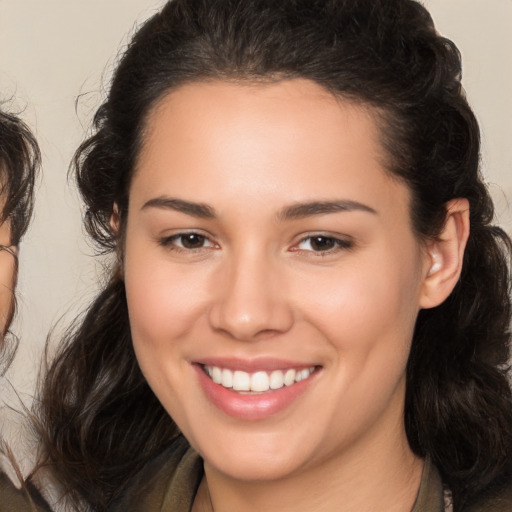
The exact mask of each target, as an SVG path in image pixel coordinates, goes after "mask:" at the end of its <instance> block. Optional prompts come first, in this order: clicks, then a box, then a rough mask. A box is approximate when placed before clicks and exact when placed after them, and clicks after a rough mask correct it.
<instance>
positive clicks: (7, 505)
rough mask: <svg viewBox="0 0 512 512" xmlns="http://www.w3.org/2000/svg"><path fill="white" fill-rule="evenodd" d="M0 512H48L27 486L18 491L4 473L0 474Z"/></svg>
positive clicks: (45, 506) (37, 494) (46, 506)
mask: <svg viewBox="0 0 512 512" xmlns="http://www.w3.org/2000/svg"><path fill="white" fill-rule="evenodd" d="M0 496H1V497H2V499H1V500H0V512H49V511H50V508H49V507H48V505H47V504H46V503H45V502H44V500H43V499H42V498H41V496H40V495H39V493H38V492H37V491H36V490H35V489H33V488H31V486H30V485H29V486H28V487H27V489H18V488H16V487H15V486H14V485H13V483H12V482H11V481H10V480H9V477H8V476H7V475H6V474H5V473H0Z"/></svg>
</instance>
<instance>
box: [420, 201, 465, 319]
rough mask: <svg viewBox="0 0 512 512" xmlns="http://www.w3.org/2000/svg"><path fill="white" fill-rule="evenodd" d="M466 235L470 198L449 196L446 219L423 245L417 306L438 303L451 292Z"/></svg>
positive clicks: (458, 272) (460, 262) (459, 270)
mask: <svg viewBox="0 0 512 512" xmlns="http://www.w3.org/2000/svg"><path fill="white" fill-rule="evenodd" d="M468 237H469V201H468V200H467V199H465V198H458V199H452V200H451V201H449V202H448V203H446V219H445V224H444V227H443V229H442V231H441V233H440V234H439V236H438V237H437V238H436V239H435V240H432V241H430V242H428V244H427V247H426V255H427V258H426V262H427V264H426V268H425V270H424V272H425V278H424V281H423V287H422V290H421V294H420V301H419V306H420V307H421V308H422V309H428V308H433V307H436V306H439V304H441V303H442V302H444V301H445V300H446V298H447V297H448V296H449V295H450V293H451V292H452V290H453V289H454V288H455V285H456V284H457V281H458V280H459V277H460V273H461V271H462V261H463V258H464V250H465V248H466V242H467V240H468Z"/></svg>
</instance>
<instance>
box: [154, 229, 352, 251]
mask: <svg viewBox="0 0 512 512" xmlns="http://www.w3.org/2000/svg"><path fill="white" fill-rule="evenodd" d="M187 236H189V237H197V238H198V239H199V240H198V242H201V244H202V245H201V246H200V247H186V246H185V245H184V239H185V237H187ZM315 239H316V242H317V243H318V242H319V243H320V244H327V245H329V247H327V249H325V250H314V247H313V245H312V243H314V242H313V241H314V240H315ZM179 241H181V243H180V244H179V243H178V242H179ZM205 242H208V243H209V244H208V245H204V243H205ZM306 242H308V243H309V247H310V248H308V249H304V248H301V247H300V246H301V244H303V243H306ZM159 243H160V245H161V246H163V247H166V248H168V249H170V250H173V251H177V252H198V251H201V250H204V249H209V248H217V247H218V246H217V244H215V243H214V242H212V241H211V240H210V239H209V238H208V236H207V235H203V234H202V233H198V232H196V231H190V232H184V233H177V234H175V235H172V236H168V237H165V238H162V239H160V240H159ZM185 243H187V242H185ZM353 247H354V242H353V241H352V240H347V239H342V238H336V237H334V236H329V235H325V234H322V233H318V234H314V235H308V236H306V237H303V238H302V239H301V240H299V242H298V243H297V244H295V245H294V246H293V247H292V248H291V249H290V250H291V251H292V252H303V253H311V254H315V255H317V256H321V257H322V256H327V255H329V254H334V253H337V252H339V251H343V250H350V249H352V248H353Z"/></svg>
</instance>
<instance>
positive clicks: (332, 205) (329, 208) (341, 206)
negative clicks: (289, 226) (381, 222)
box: [278, 200, 378, 221]
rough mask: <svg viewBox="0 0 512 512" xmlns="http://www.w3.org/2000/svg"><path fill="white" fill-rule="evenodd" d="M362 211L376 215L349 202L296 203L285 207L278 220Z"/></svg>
mask: <svg viewBox="0 0 512 512" xmlns="http://www.w3.org/2000/svg"><path fill="white" fill-rule="evenodd" d="M353 211H362V212H366V213H371V214H373V215H378V213H377V211H376V210H374V209H373V208H371V207H370V206H367V205H365V204H363V203H359V202H357V201H349V200H339V201H313V202H310V203H297V204H293V205H291V206H287V207H286V208H284V209H283V210H281V211H280V212H279V214H278V219H279V220H283V221H284V220H293V219H301V218H304V217H310V216H313V215H325V214H328V213H338V212H353Z"/></svg>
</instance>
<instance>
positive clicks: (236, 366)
mask: <svg viewBox="0 0 512 512" xmlns="http://www.w3.org/2000/svg"><path fill="white" fill-rule="evenodd" d="M192 362H193V363H195V364H200V365H205V366H217V367H218V368H226V369H229V370H241V371H244V372H247V373H253V372H256V371H266V372H272V371H274V370H287V369H290V368H293V369H296V370H297V369H298V370H301V369H303V368H311V367H312V366H319V365H318V364H317V363H314V362H304V361H292V360H286V359H279V358H272V357H260V358H254V359H240V358H233V357H206V358H204V359H198V360H195V361H192Z"/></svg>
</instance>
